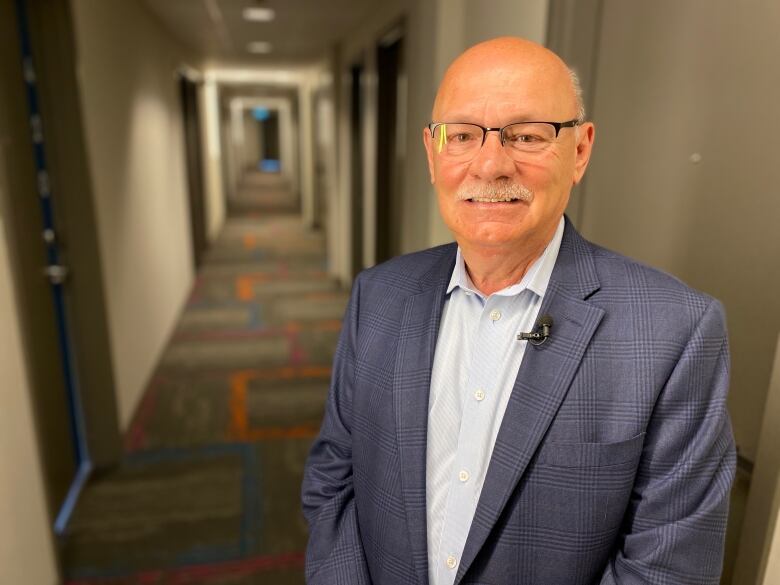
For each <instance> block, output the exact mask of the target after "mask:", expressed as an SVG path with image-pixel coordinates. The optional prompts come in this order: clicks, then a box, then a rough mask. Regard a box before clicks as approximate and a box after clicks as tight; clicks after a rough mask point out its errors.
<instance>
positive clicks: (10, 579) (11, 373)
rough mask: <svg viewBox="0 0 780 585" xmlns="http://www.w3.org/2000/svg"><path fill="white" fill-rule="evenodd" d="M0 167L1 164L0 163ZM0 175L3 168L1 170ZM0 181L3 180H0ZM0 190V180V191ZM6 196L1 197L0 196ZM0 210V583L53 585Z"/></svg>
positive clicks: (53, 565)
mask: <svg viewBox="0 0 780 585" xmlns="http://www.w3.org/2000/svg"><path fill="white" fill-rule="evenodd" d="M0 164H2V161H0ZM0 174H2V168H0ZM0 179H2V177H0ZM2 189H3V185H2V182H0V190H2ZM3 196H5V194H3V193H0V197H3ZM1 213H2V210H0V323H2V324H3V327H0V518H2V519H3V521H2V523H0V583H31V584H35V585H54V584H55V583H56V582H57V581H58V578H57V566H56V560H55V557H54V547H53V542H52V536H51V530H50V528H49V514H48V510H47V508H46V498H45V493H44V487H43V475H42V472H41V467H40V464H39V461H40V458H39V453H38V441H37V440H36V437H35V433H34V431H33V429H34V428H35V424H34V420H33V411H32V406H31V403H30V392H31V388H30V385H29V381H28V378H27V372H26V371H25V363H24V359H23V349H22V342H21V338H20V331H19V321H18V318H17V315H18V311H19V308H18V306H17V303H16V299H15V296H14V291H13V287H12V286H11V284H12V282H13V279H12V275H11V269H10V265H9V258H8V251H7V248H6V237H5V228H4V227H3V216H2V214H1Z"/></svg>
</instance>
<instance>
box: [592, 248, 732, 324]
mask: <svg viewBox="0 0 780 585" xmlns="http://www.w3.org/2000/svg"><path fill="white" fill-rule="evenodd" d="M587 244H588V246H589V247H590V249H591V251H592V254H593V259H594V263H595V267H596V271H597V273H598V277H599V280H600V284H601V287H600V289H599V291H598V292H597V293H596V294H595V295H594V300H596V301H601V302H610V301H616V302H627V303H636V304H643V305H645V306H646V307H647V309H648V310H650V311H652V310H654V309H656V310H659V311H665V312H666V313H667V315H668V316H669V317H672V318H679V319H682V320H683V321H688V322H689V323H690V322H691V321H693V322H696V321H698V320H700V319H701V318H702V317H703V316H704V314H705V313H706V312H707V311H708V310H709V309H715V310H716V312H719V313H722V312H723V311H722V305H721V303H720V301H718V300H717V299H715V298H714V297H712V296H711V295H709V294H707V293H705V292H703V291H700V290H697V289H695V288H693V287H692V286H690V285H688V284H686V283H685V282H683V281H682V280H680V279H679V278H678V277H676V276H674V275H672V274H669V273H668V272H665V271H663V270H660V269H658V268H655V267H653V266H649V265H648V264H645V263H644V262H640V261H638V260H635V259H633V258H629V257H628V256H624V255H623V254H620V253H618V252H615V251H613V250H609V249H607V248H603V247H601V246H599V245H597V244H593V243H592V242H587Z"/></svg>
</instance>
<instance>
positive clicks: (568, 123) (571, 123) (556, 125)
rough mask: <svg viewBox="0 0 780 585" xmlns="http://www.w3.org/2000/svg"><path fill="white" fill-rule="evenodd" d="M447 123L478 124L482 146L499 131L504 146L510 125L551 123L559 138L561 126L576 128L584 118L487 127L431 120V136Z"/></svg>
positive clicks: (511, 124) (556, 136)
mask: <svg viewBox="0 0 780 585" xmlns="http://www.w3.org/2000/svg"><path fill="white" fill-rule="evenodd" d="M445 124H468V125H469V126H476V127H477V128H480V129H481V130H482V143H481V144H480V148H482V146H484V145H485V139H486V138H487V133H488V132H498V139H499V140H500V141H501V146H504V130H506V129H507V128H509V127H510V126H514V125H515V124H549V125H550V126H552V127H553V128H555V138H556V139H557V138H558V134H559V133H560V131H561V128H574V127H575V126H579V125H580V124H582V120H579V119H576V118H575V119H574V120H567V121H566V122H544V121H542V120H528V121H524V122H512V123H510V124H507V125H506V126H501V127H500V128H489V127H488V128H486V127H485V126H480V125H479V124H474V123H473V122H431V123H430V124H428V130H429V131H430V132H431V137H433V134H434V132H436V128H438V127H439V126H444V125H445Z"/></svg>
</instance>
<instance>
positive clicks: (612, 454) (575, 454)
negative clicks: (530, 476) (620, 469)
mask: <svg viewBox="0 0 780 585" xmlns="http://www.w3.org/2000/svg"><path fill="white" fill-rule="evenodd" d="M644 440H645V433H640V434H638V435H636V436H635V437H631V438H630V439H626V440H624V441H618V442H614V443H543V444H542V446H541V447H540V448H539V453H538V455H537V458H536V465H542V466H550V467H609V466H614V465H623V464H625V463H635V462H636V461H637V459H638V458H639V456H640V455H641V453H642V446H643V445H644Z"/></svg>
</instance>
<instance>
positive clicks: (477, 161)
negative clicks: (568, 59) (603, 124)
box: [423, 37, 594, 253]
mask: <svg viewBox="0 0 780 585" xmlns="http://www.w3.org/2000/svg"><path fill="white" fill-rule="evenodd" d="M582 115H583V112H582V100H581V96H580V95H579V87H578V84H577V83H576V78H575V77H574V76H573V74H572V72H571V71H570V70H569V68H568V67H567V66H566V65H565V64H564V63H563V61H561V59H560V58H559V57H558V56H556V55H555V54H554V53H552V52H551V51H549V50H547V49H545V48H544V47H542V46H541V45H538V44H536V43H532V42H530V41H526V40H523V39H518V38H511V37H502V38H498V39H493V40H490V41H486V42H484V43H480V44H478V45H475V46H474V47H471V48H470V49H468V50H467V51H466V52H465V53H463V54H462V55H461V56H460V57H458V58H457V59H456V60H455V61H454V62H453V63H452V65H450V67H449V69H447V72H446V73H445V75H444V79H443V80H442V82H441V85H440V86H439V91H438V93H437V94H436V101H435V103H434V106H433V122H434V124H435V125H436V124H441V125H438V126H435V128H434V130H433V133H432V132H431V129H430V128H426V129H425V130H424V131H423V140H424V142H425V148H426V151H427V154H428V166H429V170H430V173H431V182H432V183H433V184H434V185H435V186H436V191H437V194H438V200H439V209H440V211H441V214H442V217H443V218H444V221H445V223H446V224H447V226H448V227H449V228H450V229H451V230H452V231H453V232H454V234H455V237H456V239H457V240H458V243H459V244H460V245H461V246H468V247H480V248H482V249H483V250H484V249H486V248H492V249H494V250H495V251H496V252H497V253H500V252H501V251H502V250H505V249H507V248H508V247H512V246H525V247H529V246H530V247H532V248H537V247H538V246H540V245H543V244H544V243H546V242H547V241H548V240H549V239H550V237H552V234H553V232H554V231H555V227H556V226H557V224H558V220H559V219H560V217H561V215H562V214H563V212H564V210H565V208H566V204H567V203H568V200H569V194H570V192H571V189H572V187H573V186H574V185H576V184H577V183H578V182H579V181H580V179H581V178H582V176H583V174H584V173H585V168H586V167H587V164H588V159H589V157H590V152H591V147H592V144H593V135H594V129H593V124H591V123H587V122H583V120H582V119H581V116H582ZM572 120H576V121H577V124H576V125H571V126H566V125H564V126H562V127H559V128H557V129H556V128H555V126H550V125H544V124H543V125H519V126H512V127H510V128H508V129H506V130H505V131H504V133H503V137H504V146H502V145H501V137H500V135H499V132H497V131H490V132H487V133H486V134H485V138H484V143H482V144H481V147H479V144H476V143H472V141H473V140H474V139H476V140H477V142H480V141H481V137H482V130H480V129H479V128H476V127H475V126H458V125H456V124H458V123H469V124H476V125H479V126H483V127H486V128H503V127H505V126H507V125H509V124H514V123H516V122H531V121H534V122H555V123H560V122H569V121H572ZM580 122H582V123H581V124H580ZM556 131H557V136H556V135H555V133H556ZM472 132H473V134H472ZM506 199H511V201H505V200H506ZM497 200H502V201H497Z"/></svg>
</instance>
